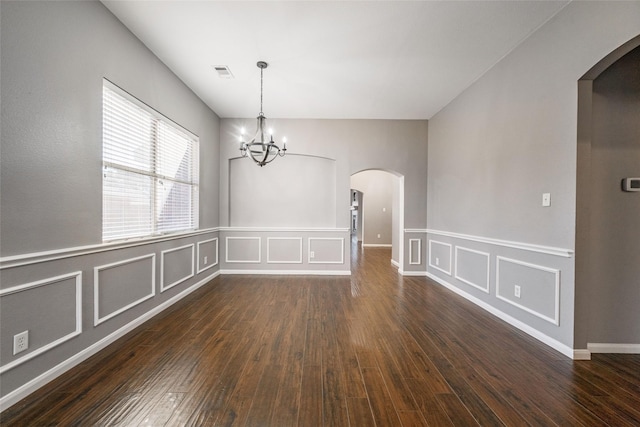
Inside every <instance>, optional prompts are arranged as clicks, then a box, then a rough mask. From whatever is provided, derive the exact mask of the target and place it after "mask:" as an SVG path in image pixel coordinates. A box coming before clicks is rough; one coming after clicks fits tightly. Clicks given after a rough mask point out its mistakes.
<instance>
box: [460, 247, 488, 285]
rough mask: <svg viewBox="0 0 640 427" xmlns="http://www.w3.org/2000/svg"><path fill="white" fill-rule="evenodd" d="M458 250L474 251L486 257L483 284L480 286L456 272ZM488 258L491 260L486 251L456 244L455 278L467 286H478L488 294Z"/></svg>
mask: <svg viewBox="0 0 640 427" xmlns="http://www.w3.org/2000/svg"><path fill="white" fill-rule="evenodd" d="M458 251H465V252H471V253H475V254H478V255H482V256H485V257H486V258H487V281H486V284H485V286H482V285H480V284H478V283H473V282H472V281H471V280H467V279H465V278H463V277H462V276H460V275H459V274H458ZM490 260H491V255H490V254H488V253H487V252H482V251H476V250H475V249H469V248H465V247H463V246H456V249H455V265H456V266H455V270H454V277H455V278H456V279H458V280H459V281H461V282H463V283H466V284H467V285H469V286H473V287H474V288H478V289H480V290H481V291H482V292H485V293H487V294H488V293H489V282H490V280H489V277H490V274H491V266H490Z"/></svg>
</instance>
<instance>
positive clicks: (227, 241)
mask: <svg viewBox="0 0 640 427" xmlns="http://www.w3.org/2000/svg"><path fill="white" fill-rule="evenodd" d="M234 240H257V241H258V254H257V255H258V259H245V260H243V259H229V242H230V241H234ZM225 261H226V262H227V263H243V264H260V263H261V262H262V238H261V237H259V236H247V237H244V236H227V237H226V238H225Z"/></svg>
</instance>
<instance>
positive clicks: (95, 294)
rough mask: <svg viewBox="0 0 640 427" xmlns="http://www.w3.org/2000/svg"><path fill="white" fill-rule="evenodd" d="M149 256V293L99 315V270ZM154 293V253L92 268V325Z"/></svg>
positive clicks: (139, 302) (109, 317)
mask: <svg viewBox="0 0 640 427" xmlns="http://www.w3.org/2000/svg"><path fill="white" fill-rule="evenodd" d="M147 258H151V293H149V294H147V295H145V296H143V297H142V298H140V299H138V300H136V301H133V302H131V303H129V304H127V305H126V306H124V307H122V308H120V309H118V310H116V311H114V312H111V313H109V314H107V315H106V316H104V317H100V292H99V290H100V289H99V288H100V271H101V270H106V269H107V268H112V267H117V266H118V265H123V264H130V263H132V262H135V261H140V260H142V259H147ZM155 295H156V254H155V253H153V254H147V255H142V256H139V257H135V258H128V259H125V260H122V261H118V262H113V263H111V264H105V265H100V266H97V267H94V268H93V326H98V325H99V324H101V323H103V322H106V321H107V320H109V319H111V318H113V317H115V316H117V315H118V314H120V313H123V312H125V311H127V310H129V309H130V308H132V307H135V306H136V305H138V304H141V303H142V302H144V301H146V300H148V299H151V298H153V297H154V296H155Z"/></svg>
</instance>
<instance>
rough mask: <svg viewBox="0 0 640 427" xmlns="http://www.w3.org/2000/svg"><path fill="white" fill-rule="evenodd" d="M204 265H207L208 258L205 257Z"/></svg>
mask: <svg viewBox="0 0 640 427" xmlns="http://www.w3.org/2000/svg"><path fill="white" fill-rule="evenodd" d="M204 265H207V257H204Z"/></svg>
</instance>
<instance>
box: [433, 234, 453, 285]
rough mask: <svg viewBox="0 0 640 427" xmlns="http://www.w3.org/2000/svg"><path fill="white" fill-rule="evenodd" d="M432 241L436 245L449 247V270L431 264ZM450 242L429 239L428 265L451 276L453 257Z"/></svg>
mask: <svg viewBox="0 0 640 427" xmlns="http://www.w3.org/2000/svg"><path fill="white" fill-rule="evenodd" d="M433 243H435V244H436V245H442V246H447V247H448V248H449V270H445V269H444V268H442V267H440V266H439V265H436V264H433V263H432V262H431V254H432V253H433V249H432V246H433ZM451 248H452V246H451V244H450V243H445V242H440V241H438V240H433V239H429V256H428V258H429V267H431V268H435V269H436V270H440V271H442V272H443V273H445V274H448V275H449V276H451V265H452V264H453V258H452V255H451Z"/></svg>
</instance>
